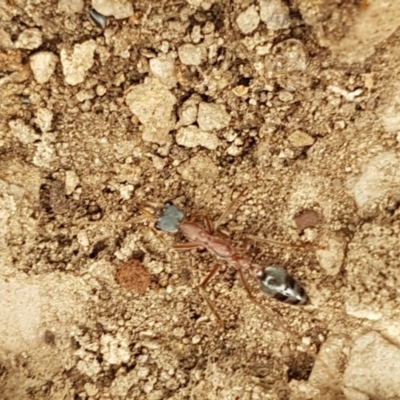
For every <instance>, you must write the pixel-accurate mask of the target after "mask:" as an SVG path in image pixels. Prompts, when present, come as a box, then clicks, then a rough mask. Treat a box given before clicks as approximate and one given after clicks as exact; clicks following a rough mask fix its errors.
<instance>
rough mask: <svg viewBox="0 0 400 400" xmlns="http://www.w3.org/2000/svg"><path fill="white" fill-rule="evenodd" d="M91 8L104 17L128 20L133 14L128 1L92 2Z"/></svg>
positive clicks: (100, 0)
mask: <svg viewBox="0 0 400 400" xmlns="http://www.w3.org/2000/svg"><path fill="white" fill-rule="evenodd" d="M92 7H93V8H94V9H95V10H96V11H97V12H99V13H100V14H103V15H105V16H106V17H111V16H112V17H115V18H116V19H124V18H129V17H130V16H131V15H132V14H133V6H132V2H131V1H130V0H92Z"/></svg>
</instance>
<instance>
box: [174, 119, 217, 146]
mask: <svg viewBox="0 0 400 400" xmlns="http://www.w3.org/2000/svg"><path fill="white" fill-rule="evenodd" d="M176 142H177V143H178V144H179V145H180V146H184V147H197V146H203V147H205V148H206V149H209V150H215V149H216V148H217V147H218V145H219V144H220V141H219V139H218V137H217V136H216V135H215V134H214V133H211V132H206V131H202V130H201V129H199V128H198V127H197V126H194V125H191V126H186V127H182V128H180V129H179V130H178V132H177V134H176Z"/></svg>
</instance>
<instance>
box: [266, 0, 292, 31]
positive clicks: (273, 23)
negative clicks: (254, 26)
mask: <svg viewBox="0 0 400 400" xmlns="http://www.w3.org/2000/svg"><path fill="white" fill-rule="evenodd" d="M260 17H261V21H263V22H264V23H265V24H266V25H267V28H268V29H270V30H272V31H277V30H279V29H286V28H289V26H290V19H289V8H288V6H287V5H286V4H285V3H284V2H283V1H282V0H260Z"/></svg>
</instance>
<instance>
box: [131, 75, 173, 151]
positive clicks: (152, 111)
mask: <svg viewBox="0 0 400 400" xmlns="http://www.w3.org/2000/svg"><path fill="white" fill-rule="evenodd" d="M125 102H126V104H127V105H128V107H129V109H130V110H131V112H132V113H133V114H135V115H136V116H137V117H138V118H139V121H140V122H141V123H142V124H143V125H144V129H143V135H142V138H143V140H145V141H148V142H153V143H158V144H160V145H163V144H166V143H168V142H169V141H170V140H171V139H170V137H169V132H170V131H171V130H172V129H173V128H174V125H175V120H174V116H173V114H172V111H173V108H174V105H175V103H176V98H175V96H174V95H173V94H172V93H171V92H170V91H169V90H168V89H167V88H166V86H165V85H163V84H162V83H161V82H160V81H159V80H158V79H156V78H148V79H146V80H145V82H144V83H143V84H140V85H136V86H131V88H130V89H129V91H128V94H127V95H126V98H125Z"/></svg>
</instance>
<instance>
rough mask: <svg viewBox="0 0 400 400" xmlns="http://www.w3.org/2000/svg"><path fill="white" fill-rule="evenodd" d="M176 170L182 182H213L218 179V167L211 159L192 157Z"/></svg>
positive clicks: (200, 156) (198, 156)
mask: <svg viewBox="0 0 400 400" xmlns="http://www.w3.org/2000/svg"><path fill="white" fill-rule="evenodd" d="M177 170H178V172H179V173H180V174H181V176H182V178H183V179H184V180H186V181H190V182H196V183H199V182H201V181H203V182H204V181H206V182H213V181H214V180H215V179H216V178H217V177H218V167H217V166H216V165H215V164H214V163H213V161H212V160H211V158H209V157H206V156H202V155H197V156H194V157H192V158H191V159H190V160H188V161H186V162H184V163H183V164H181V165H180V166H179V167H178V168H177Z"/></svg>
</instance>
